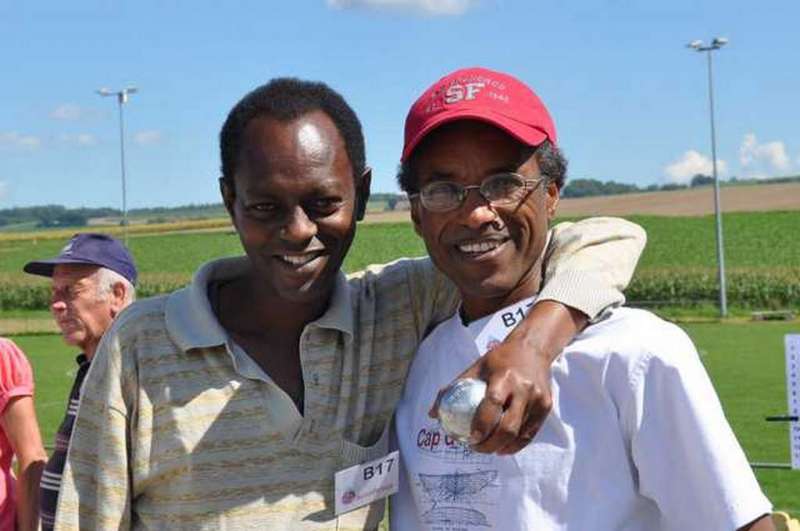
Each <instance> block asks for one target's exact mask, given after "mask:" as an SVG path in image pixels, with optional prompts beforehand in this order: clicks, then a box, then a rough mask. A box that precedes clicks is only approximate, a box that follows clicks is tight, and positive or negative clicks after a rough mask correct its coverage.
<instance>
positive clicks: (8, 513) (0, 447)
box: [0, 337, 33, 531]
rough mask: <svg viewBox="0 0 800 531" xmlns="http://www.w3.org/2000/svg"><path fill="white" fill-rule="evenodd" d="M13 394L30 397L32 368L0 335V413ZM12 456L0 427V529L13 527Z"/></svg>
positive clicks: (2, 413) (9, 446)
mask: <svg viewBox="0 0 800 531" xmlns="http://www.w3.org/2000/svg"><path fill="white" fill-rule="evenodd" d="M17 396H33V371H32V370H31V365H30V363H28V360H27V358H25V354H23V353H22V351H21V350H20V349H19V347H17V345H15V344H14V343H13V342H12V341H10V340H8V339H5V338H1V337H0V416H2V415H4V414H5V412H6V407H8V403H9V402H10V401H11V399H12V398H14V397H17ZM13 457H14V451H13V450H12V448H11V444H10V443H9V442H8V437H6V434H5V432H4V431H3V428H2V427H0V531H7V530H13V529H14V523H15V518H16V503H15V498H14V476H13V474H12V473H11V461H12V458H13Z"/></svg>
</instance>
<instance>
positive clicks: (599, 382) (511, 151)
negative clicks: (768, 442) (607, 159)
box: [390, 68, 772, 531]
mask: <svg viewBox="0 0 800 531" xmlns="http://www.w3.org/2000/svg"><path fill="white" fill-rule="evenodd" d="M523 124H524V126H523ZM565 174H566V160H565V159H564V157H563V156H562V154H561V152H560V150H559V149H558V147H557V145H556V131H555V126H554V124H553V121H552V120H551V118H550V115H549V113H548V111H547V109H546V108H545V107H544V105H543V104H542V102H541V101H540V100H539V98H538V97H537V96H536V95H535V94H534V93H533V92H532V91H531V90H530V89H529V88H528V87H527V86H525V85H524V84H523V83H522V82H520V81H519V80H517V79H516V78H514V77H512V76H509V75H507V74H503V73H500V72H495V71H492V70H487V69H484V68H468V69H463V70H459V71H456V72H454V73H452V74H449V75H447V76H445V77H444V78H442V79H440V80H439V81H438V82H436V83H435V84H434V85H433V86H432V87H430V88H429V89H428V90H427V91H425V92H424V93H423V94H422V96H421V97H420V98H419V99H418V100H417V101H416V102H415V103H414V104H413V106H412V107H411V110H410V111H409V113H408V117H407V119H406V145H405V148H404V150H403V157H402V165H401V169H400V173H399V175H398V181H399V183H400V186H401V188H402V189H403V190H405V191H406V192H407V193H408V194H409V198H410V200H411V206H412V210H411V217H412V219H413V222H414V227H415V229H416V231H417V233H418V234H420V235H421V236H422V238H423V239H424V240H425V245H426V247H427V249H428V254H429V255H430V256H431V258H432V259H433V261H434V263H435V264H436V266H437V267H438V268H439V269H440V270H441V271H442V272H444V273H445V274H446V275H447V276H448V277H449V278H450V279H451V280H452V281H453V282H455V284H456V285H457V286H458V289H459V291H460V293H461V306H460V308H459V311H458V312H456V313H454V314H453V315H452V317H451V318H450V319H449V320H446V321H445V322H443V323H441V324H440V325H439V326H438V327H436V328H435V329H434V330H433V331H432V332H431V333H430V334H429V335H428V336H427V337H426V338H425V339H424V340H423V342H422V344H421V345H420V347H419V350H418V352H417V356H416V357H415V359H414V361H413V362H412V365H411V368H410V371H409V374H408V378H407V380H406V385H405V389H404V391H403V395H402V398H401V400H400V403H399V405H398V407H397V412H396V416H395V430H394V433H395V441H394V442H395V444H396V445H397V446H398V447H399V449H400V452H401V462H402V463H403V467H402V471H401V480H400V490H399V492H398V494H397V495H395V496H394V497H393V499H392V506H391V511H390V515H391V529H392V531H418V530H424V529H436V530H441V531H448V530H456V529H457V530H459V531H469V530H476V531H477V530H483V529H503V530H509V531H511V530H520V531H527V530H530V529H536V530H542V531H548V530H562V529H563V530H567V529H574V530H585V529H597V530H603V531H605V530H609V531H610V530H616V529H626V530H629V531H638V530H641V531H651V530H656V529H664V530H693V529H696V530H702V531H709V530H719V531H732V530H734V529H753V530H756V529H758V530H767V529H772V523H771V520H770V519H769V516H767V515H768V513H769V512H770V511H771V506H770V503H769V501H768V500H767V499H766V498H765V497H764V495H763V494H762V492H761V489H760V488H759V485H758V483H757V481H756V479H755V477H754V475H753V472H752V470H751V469H750V466H749V465H748V462H747V459H746V457H745V455H744V452H742V449H741V448H740V447H739V444H738V443H737V441H736V438H735V436H734V434H733V432H732V431H731V429H730V426H728V423H727V421H726V420H725V415H724V413H723V411H722V408H721V406H720V403H719V400H718V398H717V396H716V394H715V392H714V389H713V387H712V385H711V382H710V381H709V379H708V376H707V375H706V373H705V370H704V368H703V366H702V364H701V363H700V360H699V357H698V355H697V352H696V350H695V348H694V346H693V345H692V343H691V341H690V340H689V338H688V337H687V336H686V334H685V333H684V332H683V331H682V330H680V329H679V328H678V327H677V326H674V325H672V324H669V323H666V322H664V321H662V320H660V319H659V318H657V317H655V316H654V315H652V314H650V313H649V312H645V311H642V310H634V309H628V308H615V309H611V310H609V312H608V313H607V315H606V316H604V318H603V319H602V320H600V321H599V322H598V323H595V324H593V325H591V326H589V327H588V328H586V329H585V331H583V332H582V333H580V334H579V335H578V336H577V337H576V338H575V339H574V340H573V341H572V342H571V343H570V344H569V345H568V346H567V347H566V348H565V349H564V352H563V354H562V355H561V356H560V357H559V358H558V359H557V360H556V362H555V363H554V365H553V367H552V379H553V380H552V389H553V400H554V403H553V409H552V411H551V413H550V415H549V416H548V417H547V419H546V421H545V422H544V424H543V425H542V427H541V429H540V430H539V431H538V433H537V434H536V436H535V438H534V440H533V442H532V443H531V444H530V445H528V446H526V447H525V448H523V449H521V450H520V451H519V452H517V453H516V454H514V455H487V454H478V453H475V452H474V451H473V450H472V449H471V448H470V447H469V446H468V445H466V444H464V443H461V442H459V441H457V440H456V439H455V438H453V437H451V436H450V435H448V434H446V433H444V432H443V429H442V427H441V426H440V425H439V424H438V422H437V421H436V420H434V419H432V418H430V417H429V415H428V411H429V408H430V404H431V402H432V401H434V399H435V398H436V397H437V391H438V389H439V388H440V387H441V386H442V385H444V384H447V383H448V382H450V381H451V380H452V379H453V377H454V376H455V375H457V374H458V373H459V372H460V371H461V368H462V367H463V366H465V365H468V364H470V363H473V362H474V361H475V360H476V359H480V357H481V356H482V355H483V354H484V353H485V352H487V351H489V350H491V349H492V348H493V346H494V345H496V344H497V343H498V342H499V341H502V340H503V339H504V338H505V337H506V335H507V334H509V333H510V332H511V331H512V330H514V329H515V327H516V326H517V325H518V323H519V322H520V321H521V319H522V317H523V316H524V315H525V314H526V313H527V311H528V309H529V308H530V307H531V306H532V305H533V304H535V303H536V301H537V300H538V299H537V298H538V297H540V296H541V286H542V274H541V272H542V267H541V266H542V263H543V262H544V261H545V260H546V256H547V252H548V241H550V238H551V236H552V233H551V231H550V230H549V224H550V221H551V220H552V219H553V217H554V216H555V211H556V206H557V204H558V199H559V190H560V189H561V187H562V186H563V184H564V179H565ZM493 414H494V416H495V417H501V418H502V412H500V411H498V410H497V409H495V411H494V412H493Z"/></svg>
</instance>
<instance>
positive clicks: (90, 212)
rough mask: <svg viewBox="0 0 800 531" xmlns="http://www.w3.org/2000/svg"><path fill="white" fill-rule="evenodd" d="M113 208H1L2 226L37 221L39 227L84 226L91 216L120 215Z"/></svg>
mask: <svg viewBox="0 0 800 531" xmlns="http://www.w3.org/2000/svg"><path fill="white" fill-rule="evenodd" d="M118 215H119V210H115V209H113V208H66V207H63V206H61V205H43V206H33V207H17V208H5V209H2V210H0V227H3V226H6V225H16V224H20V223H35V224H36V226H37V227H82V226H84V225H86V223H87V222H88V220H89V219H90V218H98V217H106V216H118Z"/></svg>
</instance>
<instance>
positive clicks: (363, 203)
mask: <svg viewBox="0 0 800 531" xmlns="http://www.w3.org/2000/svg"><path fill="white" fill-rule="evenodd" d="M371 184H372V168H366V169H365V170H364V173H362V174H361V177H360V178H359V180H358V182H357V183H356V211H355V215H356V221H361V220H363V219H364V215H365V214H366V213H367V202H368V201H369V191H370V185H371Z"/></svg>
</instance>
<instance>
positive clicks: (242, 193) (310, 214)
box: [222, 111, 369, 304]
mask: <svg viewBox="0 0 800 531" xmlns="http://www.w3.org/2000/svg"><path fill="white" fill-rule="evenodd" d="M239 157H240V159H239V164H238V169H237V171H236V175H235V176H234V186H233V187H231V186H230V185H227V184H225V183H223V186H222V192H223V199H224V201H225V206H226V208H227V209H228V212H229V213H230V215H231V219H232V220H233V224H234V226H235V227H236V230H237V232H238V233H239V238H240V239H241V241H242V246H243V247H244V250H245V252H246V253H247V256H248V257H249V259H250V262H251V264H252V267H253V270H254V272H255V274H256V275H257V278H258V280H259V282H260V284H261V285H262V286H263V287H265V288H266V290H267V294H268V295H269V296H275V297H277V298H278V299H280V300H284V301H287V302H295V303H301V304H305V303H311V304H314V303H321V302H327V300H328V297H329V296H330V294H331V292H332V289H333V286H334V281H335V278H336V275H337V272H338V271H339V268H340V267H341V265H342V261H343V260H344V257H345V255H346V254H347V250H348V249H349V248H350V243H351V242H352V240H353V235H354V233H355V227H356V215H355V213H356V202H357V196H359V197H365V196H368V195H369V173H368V172H367V173H365V174H364V175H363V176H362V177H361V179H360V180H359V186H358V187H356V184H355V183H354V179H353V171H352V167H351V165H350V160H349V158H348V156H347V151H346V150H345V145H344V141H343V140H342V137H341V135H340V134H339V132H338V130H337V129H336V126H335V125H334V123H333V121H332V120H331V119H330V118H329V117H328V116H327V115H326V114H325V113H323V112H321V111H314V112H311V113H308V114H306V115H304V116H301V117H299V118H297V119H295V120H291V121H288V122H280V121H277V120H275V119H272V118H268V117H260V118H255V119H253V120H252V121H251V122H250V123H249V124H248V125H247V127H246V129H245V133H244V141H243V144H242V149H241V152H240V154H239Z"/></svg>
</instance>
